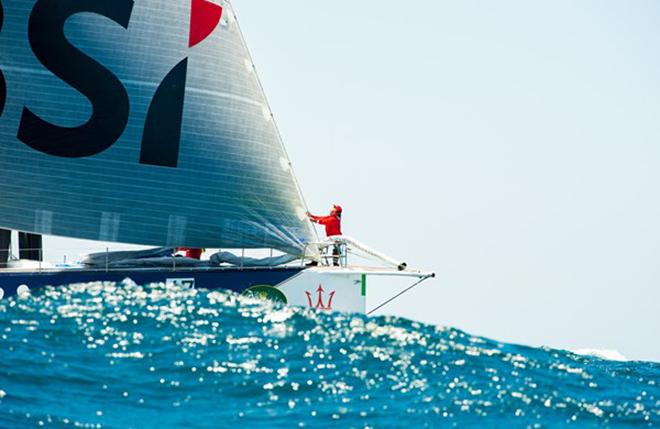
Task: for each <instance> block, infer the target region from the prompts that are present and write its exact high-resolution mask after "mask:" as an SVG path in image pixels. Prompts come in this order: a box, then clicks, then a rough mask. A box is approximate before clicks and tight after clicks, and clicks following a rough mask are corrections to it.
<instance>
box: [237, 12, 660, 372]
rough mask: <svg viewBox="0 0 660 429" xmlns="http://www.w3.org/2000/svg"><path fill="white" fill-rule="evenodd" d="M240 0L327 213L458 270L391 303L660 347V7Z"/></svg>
mask: <svg viewBox="0 0 660 429" xmlns="http://www.w3.org/2000/svg"><path fill="white" fill-rule="evenodd" d="M234 6H235V8H236V10H237V12H238V14H239V19H240V22H241V25H242V27H243V30H244V32H245V36H246V39H247V41H248V44H249V46H250V48H251V50H252V53H253V56H254V61H255V63H256V65H257V69H258V71H259V74H260V76H261V79H262V81H263V83H264V86H265V88H266V93H267V95H268V96H269V99H270V102H271V105H272V109H273V111H274V113H275V117H276V120H277V121H278V124H279V126H280V128H281V131H282V134H283V137H284V140H285V143H286V146H287V149H288V150H289V153H290V155H291V158H292V161H293V163H294V168H295V171H296V173H297V176H298V179H299V181H300V182H301V185H302V188H303V192H304V194H305V196H306V198H307V202H308V203H309V206H310V209H312V211H317V212H323V211H326V210H327V209H328V207H329V205H330V204H332V203H335V202H337V203H341V204H342V205H343V206H344V209H345V216H344V232H345V233H346V234H348V235H351V236H354V237H356V238H358V239H360V240H361V241H364V242H366V243H368V244H370V245H371V246H373V247H376V248H378V249H380V250H382V251H384V252H385V253H389V254H392V255H394V256H398V257H399V258H401V259H405V260H406V261H408V262H409V264H411V265H414V266H417V267H420V268H425V269H432V270H435V271H436V272H437V273H438V278H437V279H436V280H434V281H432V282H429V283H427V284H425V285H424V286H422V287H420V288H419V289H417V290H415V291H414V292H413V293H411V294H410V295H408V296H406V297H404V298H402V299H400V300H399V301H397V302H396V303H395V304H393V305H391V306H389V307H387V308H386V310H385V311H384V312H385V313H394V314H398V315H402V316H406V317H410V318H413V319H417V320H422V321H424V322H428V323H433V324H440V325H450V326H455V327H458V328H460V329H463V330H466V331H468V332H470V333H473V334H477V335H482V336H488V337H491V338H495V339H498V340H502V341H507V342H517V343H523V344H528V345H536V346H538V345H547V346H552V347H559V348H568V349H576V348H598V349H616V350H618V351H619V352H621V353H623V354H624V355H626V356H627V357H629V358H632V359H649V360H660V336H659V334H658V330H659V329H660V222H659V220H660V199H659V197H658V185H659V184H660V169H659V167H660V26H659V23H660V3H659V2H657V1H656V0H646V1H641V0H634V1H622V0H619V1H616V2H615V1H604V0H591V1H590V0H581V1H579V2H576V1H561V0H553V1H545V2H543V1H534V2H530V1H527V0H521V1H503V0H501V1H497V2H491V1H485V0H484V1H470V0H461V1H442V0H435V1H430V0H423V1H422V0H407V1H406V2H398V1H397V2H394V1H387V0H379V1H372V0H360V1H357V2H327V1H324V2H320V1H309V0H280V1H277V2H273V1H272V0H234ZM398 286H399V287H401V286H404V284H399V285H398ZM394 292H395V288H394V285H392V284H374V283H371V284H370V289H369V303H370V306H371V307H373V306H375V305H377V304H378V303H380V302H381V301H382V300H384V299H386V298H387V297H389V296H390V295H391V294H393V293H394Z"/></svg>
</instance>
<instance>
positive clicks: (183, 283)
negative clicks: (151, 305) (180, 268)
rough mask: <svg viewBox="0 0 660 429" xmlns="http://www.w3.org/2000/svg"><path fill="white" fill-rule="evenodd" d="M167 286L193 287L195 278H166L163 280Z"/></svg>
mask: <svg viewBox="0 0 660 429" xmlns="http://www.w3.org/2000/svg"><path fill="white" fill-rule="evenodd" d="M165 284H166V285H167V287H179V288H183V289H194V288H195V279H193V278H190V279H167V280H166V281H165Z"/></svg>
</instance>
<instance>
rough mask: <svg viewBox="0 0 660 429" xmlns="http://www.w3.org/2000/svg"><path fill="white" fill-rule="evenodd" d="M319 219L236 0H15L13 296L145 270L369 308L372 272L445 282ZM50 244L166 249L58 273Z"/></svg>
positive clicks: (2, 12)
mask: <svg viewBox="0 0 660 429" xmlns="http://www.w3.org/2000/svg"><path fill="white" fill-rule="evenodd" d="M306 212H307V209H306V204H305V202H304V199H303V196H302V192H301V190H300V186H299V184H298V182H297V180H296V177H295V175H294V171H293V168H292V165H291V162H290V159H289V156H288V155H287V152H286V149H285V147H284V144H283V142H282V139H281V137H280V134H279V132H278V129H277V126H276V124H275V121H274V119H273V115H272V113H271V110H270V107H269V105H268V102H267V99H266V96H265V94H264V91H263V88H262V86H261V84H260V81H259V79H258V77H257V73H256V70H255V67H254V64H253V61H252V59H251V57H250V54H249V51H248V48H247V46H246V43H245V39H244V38H243V35H242V32H241V29H240V27H239V25H238V21H237V19H236V15H235V13H234V10H233V7H232V5H231V3H230V2H229V1H227V0H217V1H213V2H212V1H209V0H167V1H165V0H90V1H85V2H80V1H72V0H0V228H2V230H1V231H0V267H1V268H0V299H2V298H3V297H5V298H6V297H8V296H12V295H15V294H24V293H29V292H30V291H34V290H36V289H38V288H42V287H44V286H59V285H65V284H71V283H81V282H92V281H122V280H123V279H125V278H130V279H132V280H133V281H135V282H137V283H140V284H147V283H154V282H163V283H166V284H170V285H173V286H176V287H194V288H205V289H216V288H224V289H228V290H233V291H236V292H239V293H252V294H255V295H257V296H265V297H268V298H271V299H277V300H280V301H284V302H287V303H289V304H292V305H303V306H308V307H312V308H317V309H323V310H328V309H332V310H342V311H356V312H365V311H366V282H367V278H368V277H369V276H377V275H388V276H404V277H411V278H415V280H424V279H426V278H429V277H432V276H433V274H432V273H427V272H422V271H418V270H413V269H411V268H409V267H408V266H407V265H406V264H403V263H401V262H400V261H397V260H394V259H392V258H389V257H387V256H385V255H382V254H380V253H379V252H377V251H374V250H373V249H370V248H369V247H367V246H365V245H363V244H361V243H359V242H358V241H356V240H354V239H351V238H348V237H334V238H331V239H327V240H320V239H319V238H318V236H317V235H316V232H315V230H314V228H313V226H312V224H311V223H310V222H309V220H308V219H307V217H306ZM12 231H14V232H13V233H12ZM16 231H20V232H16ZM42 235H54V236H61V237H70V238H80V239H87V240H97V241H99V242H115V243H130V244H140V245H145V246H154V248H150V249H146V250H139V251H126V252H107V251H106V252H99V253H97V254H92V255H87V256H86V257H84V258H82V260H81V261H79V263H77V264H69V265H67V266H55V265H51V264H46V263H45V262H43V261H42V259H43V257H42V256H43V250H42V244H41V241H42V240H41V236H42ZM12 237H13V239H12ZM12 241H14V242H18V244H19V246H18V247H19V251H18V254H19V255H18V258H12V257H11V255H10V253H12V252H10V248H11V242H12ZM335 245H339V246H341V247H342V249H343V250H342V252H343V257H342V263H341V266H339V267H334V266H332V264H331V262H330V263H329V262H328V258H326V257H325V254H326V253H327V249H328V248H330V247H331V246H335ZM183 246H185V247H193V248H216V249H242V250H240V252H239V253H238V254H237V253H230V252H227V251H220V250H219V251H218V252H216V253H215V254H214V255H213V256H211V257H210V258H209V259H208V260H204V261H196V260H192V259H188V258H180V257H176V256H174V254H175V252H176V249H177V248H178V247H183ZM243 249H275V253H273V252H272V251H271V252H270V254H269V256H267V257H262V258H255V257H247V256H245V250H243ZM352 252H357V253H361V254H362V255H363V256H367V257H369V258H371V259H372V260H373V261H374V262H375V263H376V265H375V266H368V267H365V266H353V265H351V264H350V261H349V258H348V255H349V253H352ZM309 262H313V264H311V265H313V266H309V265H310V264H308V263H309Z"/></svg>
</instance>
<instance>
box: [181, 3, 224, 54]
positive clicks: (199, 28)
mask: <svg viewBox="0 0 660 429" xmlns="http://www.w3.org/2000/svg"><path fill="white" fill-rule="evenodd" d="M221 17H222V6H220V5H217V4H215V3H211V2H210V1H208V0H192V10H191V13H190V39H189V42H188V46H189V47H191V48H192V47H193V46H195V45H197V44H198V43H200V42H202V41H203V40H204V39H206V38H207V37H209V36H210V35H211V33H213V31H214V30H215V29H216V27H217V26H218V24H219V23H220V18H221Z"/></svg>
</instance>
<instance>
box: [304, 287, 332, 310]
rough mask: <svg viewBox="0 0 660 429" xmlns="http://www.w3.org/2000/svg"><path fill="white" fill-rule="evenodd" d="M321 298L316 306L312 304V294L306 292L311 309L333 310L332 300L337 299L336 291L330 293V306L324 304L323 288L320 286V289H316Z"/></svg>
mask: <svg viewBox="0 0 660 429" xmlns="http://www.w3.org/2000/svg"><path fill="white" fill-rule="evenodd" d="M316 292H318V294H319V297H318V300H317V301H316V306H315V305H314V304H313V303H312V294H311V293H310V292H305V293H306V294H307V302H309V308H316V309H317V310H332V298H334V297H335V291H332V292H330V298H328V305H327V306H326V305H324V304H323V292H324V290H323V286H322V285H319V288H318V289H316Z"/></svg>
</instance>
